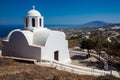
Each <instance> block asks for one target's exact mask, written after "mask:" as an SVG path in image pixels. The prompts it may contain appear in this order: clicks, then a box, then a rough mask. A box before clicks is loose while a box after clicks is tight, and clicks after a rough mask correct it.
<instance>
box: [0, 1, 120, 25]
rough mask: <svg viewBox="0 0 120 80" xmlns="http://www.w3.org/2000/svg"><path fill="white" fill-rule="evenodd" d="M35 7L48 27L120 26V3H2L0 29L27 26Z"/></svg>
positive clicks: (0, 6) (0, 3)
mask: <svg viewBox="0 0 120 80" xmlns="http://www.w3.org/2000/svg"><path fill="white" fill-rule="evenodd" d="M33 5H35V9H36V10H38V11H40V13H41V15H42V16H44V23H45V24H59V25H60V24H66V25H70V24H72V25H76V24H77V25H79V24H83V23H86V22H90V21H105V22H110V23H120V0H0V25H9V24H13V25H14V24H23V22H24V21H23V20H24V17H25V15H26V14H27V12H28V11H29V10H31V9H32V6H33Z"/></svg>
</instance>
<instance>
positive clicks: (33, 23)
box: [32, 18, 35, 27]
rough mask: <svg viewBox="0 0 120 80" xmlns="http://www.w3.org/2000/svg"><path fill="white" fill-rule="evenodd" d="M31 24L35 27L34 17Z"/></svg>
mask: <svg viewBox="0 0 120 80" xmlns="http://www.w3.org/2000/svg"><path fill="white" fill-rule="evenodd" d="M32 26H33V27H35V19H34V18H32Z"/></svg>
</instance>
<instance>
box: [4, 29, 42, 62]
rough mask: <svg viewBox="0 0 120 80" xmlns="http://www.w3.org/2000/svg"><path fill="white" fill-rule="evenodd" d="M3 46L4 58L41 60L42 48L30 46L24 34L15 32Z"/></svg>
mask: <svg viewBox="0 0 120 80" xmlns="http://www.w3.org/2000/svg"><path fill="white" fill-rule="evenodd" d="M3 45H4V46H3V49H2V55H3V56H13V57H19V58H28V59H36V60H37V61H40V60H41V48H40V47H34V46H31V45H29V44H28V41H27V39H26V37H25V35H24V34H23V33H22V32H19V31H16V32H13V33H12V34H11V36H10V39H9V40H8V41H3Z"/></svg>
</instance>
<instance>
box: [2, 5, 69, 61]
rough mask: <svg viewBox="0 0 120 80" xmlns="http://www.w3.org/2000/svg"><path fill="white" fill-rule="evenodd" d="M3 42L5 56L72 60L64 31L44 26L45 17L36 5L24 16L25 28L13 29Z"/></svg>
mask: <svg viewBox="0 0 120 80" xmlns="http://www.w3.org/2000/svg"><path fill="white" fill-rule="evenodd" d="M2 42H3V48H2V55H3V56H9V57H17V58H26V59H35V60H37V61H38V62H40V61H42V60H46V61H54V60H56V61H59V62H62V63H69V62H71V60H70V55H69V50H68V41H67V40H66V38H65V34H64V32H60V31H53V30H50V29H47V28H44V18H43V16H41V14H40V13H39V11H37V10H35V7H34V6H33V9H32V10H30V11H28V13H27V15H26V16H25V18H24V29H15V30H13V31H11V32H10V33H9V35H8V36H7V38H6V39H5V40H3V41H2Z"/></svg>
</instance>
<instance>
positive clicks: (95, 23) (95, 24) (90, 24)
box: [80, 21, 112, 27]
mask: <svg viewBox="0 0 120 80" xmlns="http://www.w3.org/2000/svg"><path fill="white" fill-rule="evenodd" d="M109 24H112V23H107V22H103V21H91V22H88V23H85V24H82V25H80V26H81V27H100V26H105V25H109Z"/></svg>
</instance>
